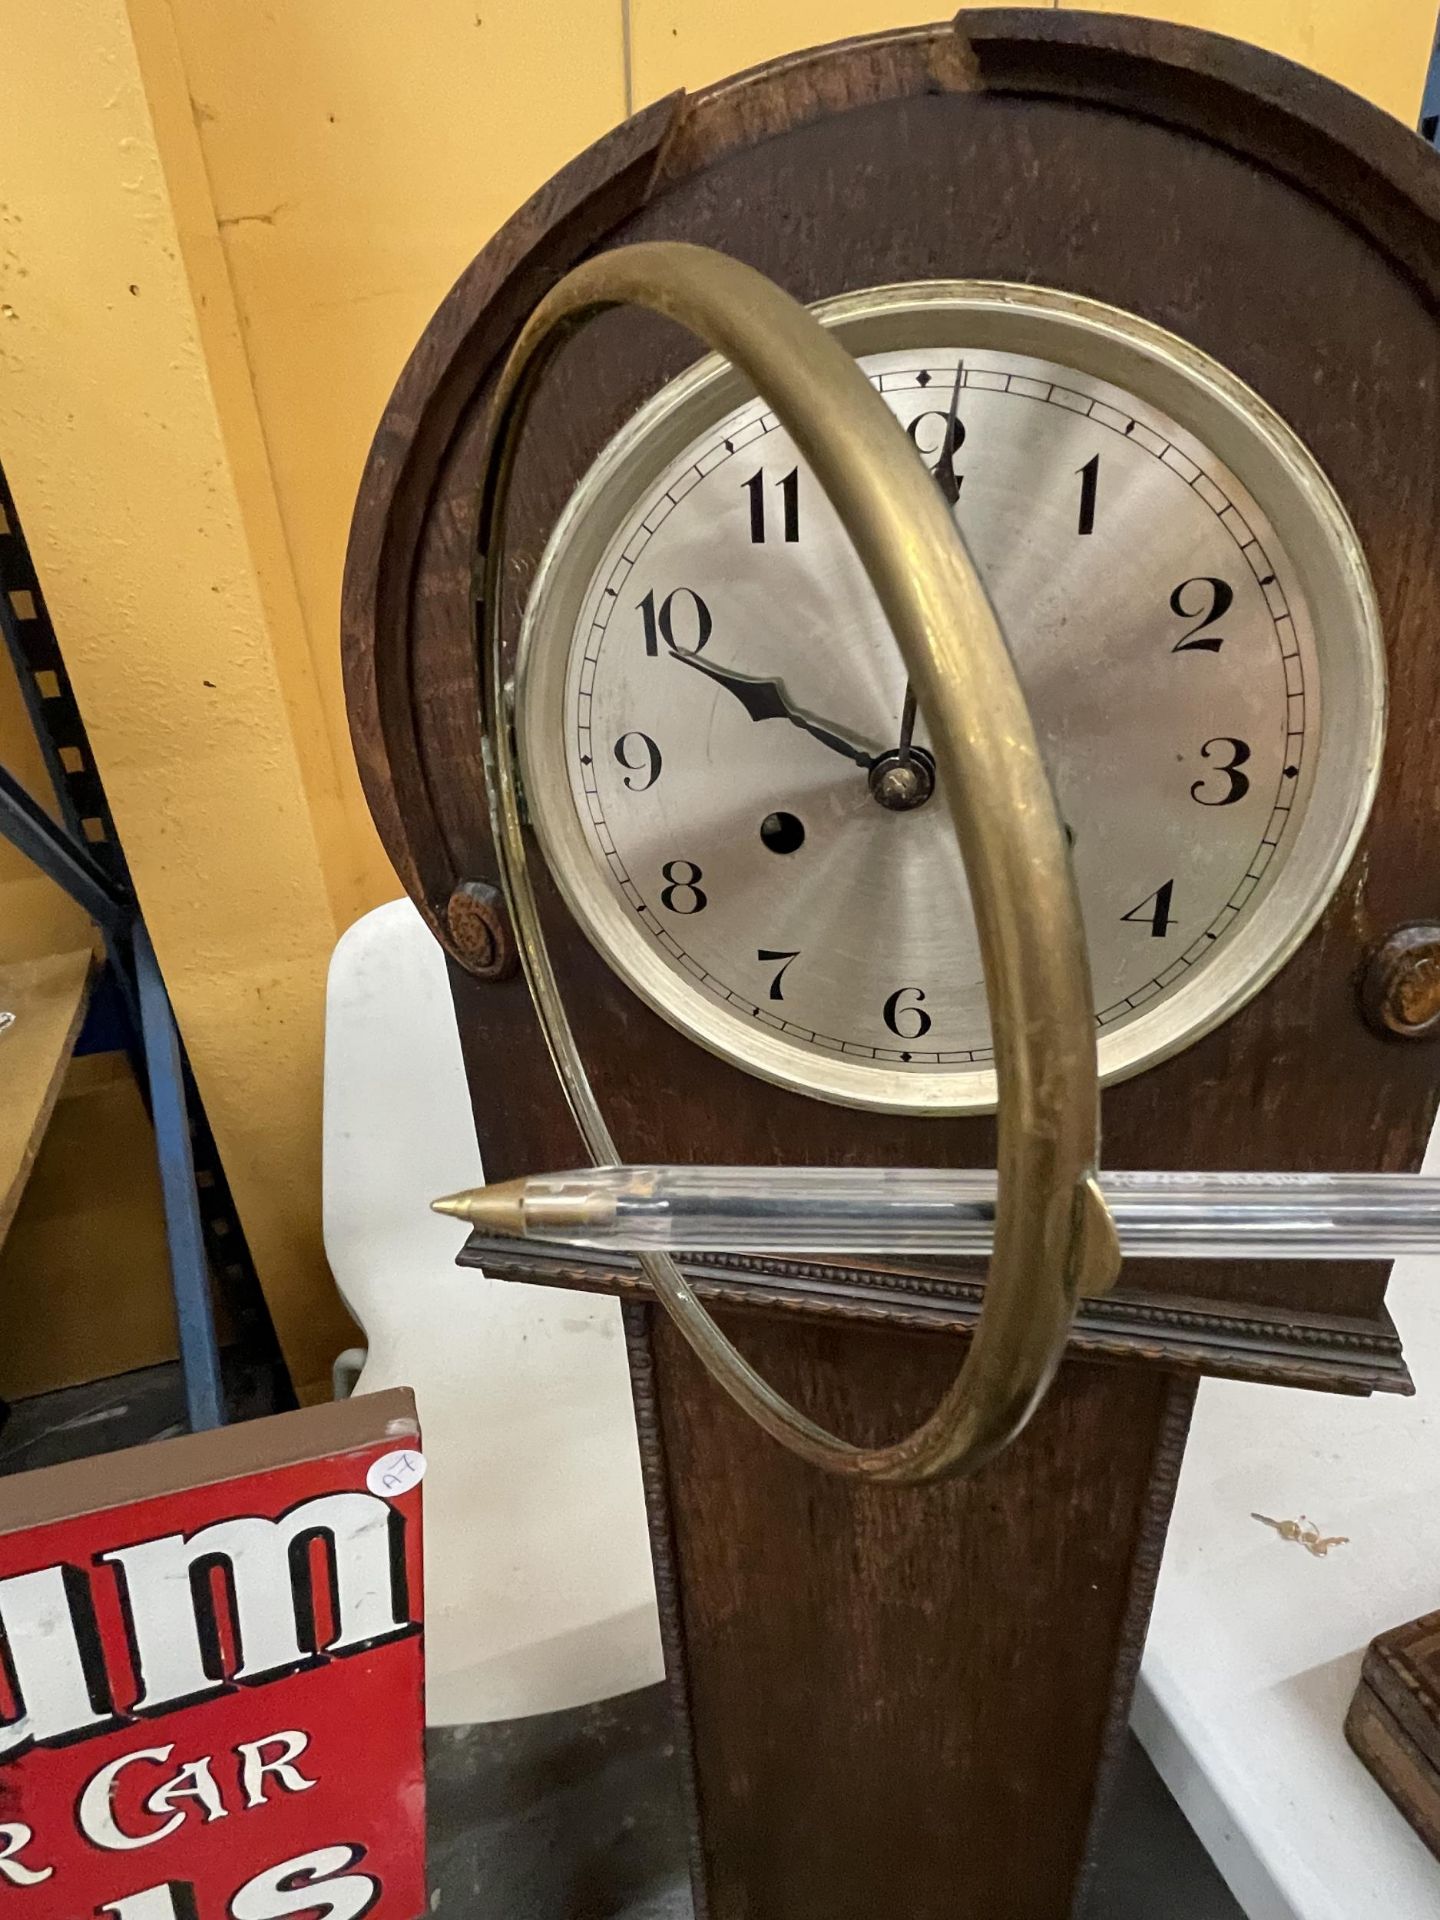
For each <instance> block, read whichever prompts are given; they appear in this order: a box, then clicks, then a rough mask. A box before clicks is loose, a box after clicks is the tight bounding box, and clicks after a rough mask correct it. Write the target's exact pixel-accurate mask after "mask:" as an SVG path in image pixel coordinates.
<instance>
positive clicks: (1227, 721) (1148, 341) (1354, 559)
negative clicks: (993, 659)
mask: <svg viewBox="0 0 1440 1920" xmlns="http://www.w3.org/2000/svg"><path fill="white" fill-rule="evenodd" d="M820 313H821V317H822V318H824V319H825V320H826V321H827V322H828V323H829V324H831V325H833V326H835V327H836V328H837V329H838V330H839V331H840V333H841V337H842V338H843V339H844V340H845V343H846V345H847V346H848V347H849V348H850V350H851V351H852V352H854V353H855V354H856V356H857V358H858V359H859V362H860V364H861V366H862V368H863V369H864V371H865V373H866V374H867V375H868V377H869V378H870V380H871V382H872V384H873V385H874V386H875V387H876V388H877V389H878V390H879V392H880V393H881V395H882V396H883V398H884V399H885V401H886V403H887V404H888V405H889V407H890V408H891V410H892V411H893V412H894V414H895V416H896V419H897V420H898V421H899V423H900V424H901V426H902V427H903V428H904V430H905V431H906V432H907V433H908V435H909V436H910V438H911V440H912V441H913V442H914V444H915V446H916V448H917V450H918V451H919V453H920V455H921V457H922V458H923V459H924V460H925V461H926V463H927V464H928V465H929V466H930V468H931V470H932V472H933V473H934V474H935V478H936V483H937V485H938V486H939V487H940V488H941V490H942V491H943V492H944V494H945V496H946V498H947V499H948V500H949V501H950V502H951V504H952V508H953V511H954V513H955V516H956V519H957V522H958V524H959V526H960V528H961V531H962V532H963V534H964V537H965V540H966V542H967V544H968V546H969V549H970V552H971V554H972V555H973V557H974V559H975V562H976V564H977V566H978V567H979V570H980V572H981V575H982V577H983V578H984V580H985V583H986V586H987V588H988V590H989V592H990V595H991V597H992V599H993V601H994V604H995V607H996V610H997V613H998V615H999V618H1000V623H1001V626H1002V629H1003V631H1004V632H1005V635H1006V637H1007V640H1008V642H1009V644H1010V647H1011V649H1012V652H1013V654H1014V658H1015V663H1016V666H1017V669H1018V671H1019V674H1020V678H1021V681H1022V684H1023V686H1024V688H1025V691H1026V695H1027V697H1028V699H1029V702H1030V706H1031V710H1032V713H1033V715H1034V718H1035V722H1036V727H1037V731H1038V733H1039V737H1040V741H1041V744H1042V747H1043V749H1044V751H1045V755H1046V760H1047V763H1048V765H1049V768H1050V773H1051V778H1052V781H1053V782H1054V786H1055V790H1056V795H1057V799H1058V802H1059V806H1060V811H1061V815H1062V818H1063V819H1064V821H1065V823H1066V828H1067V832H1068V834H1069V837H1070V841H1071V848H1072V858H1073V860H1074V865H1075V873H1076V878H1077V882H1078V886H1079V891H1080V899H1081V904H1082V909H1083V913H1084V919H1085V928H1086V935H1087V939H1088V942H1089V948H1090V958H1091V968H1092V974H1093V982H1094V991H1095V1015H1096V1021H1097V1025H1098V1032H1099V1050H1100V1066H1101V1071H1102V1074H1103V1075H1104V1077H1106V1078H1107V1079H1114V1078H1117V1077H1120V1076H1123V1075H1126V1074H1129V1073H1134V1072H1136V1071H1138V1070H1139V1069H1140V1068H1141V1067H1143V1066H1145V1065H1146V1064H1148V1063H1150V1062H1151V1061H1154V1060H1156V1059H1159V1058H1162V1057H1164V1056H1165V1055H1167V1054H1169V1053H1173V1052H1174V1051H1175V1050H1176V1049H1177V1048H1179V1047H1180V1046H1182V1045H1184V1044H1185V1043H1186V1042H1187V1041H1188V1040H1190V1039H1193V1038H1195V1037H1196V1036H1197V1035H1198V1034H1200V1033H1202V1032H1204V1031H1206V1030H1207V1029H1208V1028H1210V1027H1212V1026H1214V1025H1215V1024H1216V1023H1217V1022H1218V1021H1220V1020H1222V1019H1223V1018H1225V1017H1226V1016H1227V1015H1228V1014H1229V1013H1231V1012H1233V1011H1234V1010H1235V1008H1236V1007H1238V1006H1239V1005H1240V1004H1241V1003H1242V1002H1243V1001H1244V1000H1245V999H1246V998H1248V997H1249V996H1250V995H1251V994H1252V993H1254V992H1255V991H1256V990H1257V989H1258V988H1259V987H1260V986H1261V985H1263V984H1264V982H1265V981H1266V980H1267V979H1268V978H1269V977H1270V976H1271V974H1272V973H1273V972H1274V971H1275V969H1276V968H1277V967H1278V966H1279V965H1280V964H1281V963H1282V962H1283V960H1284V959H1285V958H1286V957H1287V956H1288V954H1289V953H1290V952H1291V951H1293V949H1294V947H1295V946H1296V944H1298V942H1299V940H1300V939H1301V938H1303V936H1304V934H1305V932H1306V931H1307V930H1308V928H1309V927H1310V926H1311V924H1312V923H1313V921H1314V919H1315V917H1316V915H1317V914H1318V913H1319V911H1320V909H1321V908H1322V906H1323V905H1324V902H1325V900H1326V898H1327V897H1328V896H1329V893H1330V892H1331V890H1332V889H1333V887H1334V885H1335V884H1336V882H1337V881H1338V879H1339V876H1340V874H1341V872H1342V871H1343V868H1344V865H1345V862H1346V860H1347V859H1348V857H1349V854H1350V852H1351V851H1352V850H1353V846H1354V842H1355V839H1356V837H1357V836H1358V833H1359V831H1360V828H1361V826H1362V825H1363V822H1364V818H1365V815H1366V812H1367V810H1368V806H1369V802H1370V797H1371V793H1372V791H1373V785H1374V779H1375V773H1376V767H1377V763H1378V755H1379V745H1380V739H1381V732H1382V725H1383V697H1384V696H1383V668H1382V663H1381V651H1380V643H1379V638H1378V624H1377V620H1376V615H1375V609H1374V603H1373V595H1372V592H1371V588H1370V585H1369V580H1368V576H1367V573H1366V569H1365V565H1364V561H1363V557H1362V555H1361V553H1360V550H1359V546H1358V543H1357V541H1356V539H1355V536H1354V533H1353V531H1352V529H1351V528H1350V526H1349V523H1348V522H1347V520H1346V518H1345V515H1344V513H1343V510H1342V509H1341V507H1340V506H1339V503H1338V502H1337V500H1336V498H1335V496H1334V494H1333V492H1332V491H1331V489H1330V488H1329V486H1328V484H1327V483H1326V481H1325V479H1324V477H1323V475H1322V474H1321V473H1320V471H1319V469H1318V467H1317V466H1316V465H1315V463H1314V462H1313V460H1312V459H1311V458H1310V456H1309V455H1308V454H1307V453H1306V451H1305V450H1304V448H1303V447H1301V446H1300V444H1299V443H1298V442H1297V441H1296V440H1295V439H1294V437H1293V436H1292V435H1291V434H1290V433H1289V431H1288V430H1287V429H1286V428H1285V427H1284V426H1283V424H1282V423H1281V422H1280V421H1279V420H1278V419H1276V417H1275V416H1274V415H1273V414H1271V413H1270V412H1269V411H1268V409H1266V408H1265V407H1264V405H1263V404H1262V403H1261V402H1260V401H1259V400H1258V399H1257V398H1256V397H1255V396H1254V395H1253V394H1252V393H1250V392H1249V391H1248V390H1247V389H1246V388H1244V387H1243V386H1242V385H1241V384H1240V383H1239V382H1238V381H1236V380H1235V379H1234V378H1233V377H1232V376H1230V375H1228V374H1227V373H1225V372H1224V370H1223V369H1221V368H1219V367H1218V366H1216V365H1215V364H1214V363H1213V362H1211V361H1208V360H1207V359H1205V358H1204V357H1203V356H1201V355H1200V354H1198V353H1196V352H1195V351H1194V350H1193V349H1191V348H1189V347H1188V346H1186V345H1185V344H1184V343H1183V342H1181V341H1179V340H1176V339H1175V338H1173V337H1172V336H1170V335H1167V334H1164V333H1162V332H1160V331H1159V330H1158V329H1155V328H1153V327H1151V326H1149V325H1148V324H1146V323H1143V322H1140V321H1138V320H1136V319H1134V318H1132V317H1130V316H1128V315H1123V314H1120V313H1117V312H1115V311H1114V310H1112V309H1108V308H1103V307H1099V306H1096V305H1094V304H1093V303H1089V302H1083V301H1078V300H1075V299H1072V298H1070V297H1068V296H1063V295H1059V294H1050V293H1045V292H1043V291H1038V290H1035V289H1023V288H1017V287H1003V286H979V285H926V286H923V287H899V288H887V289H878V290H875V291H873V292H870V293H867V294H863V295H856V296H850V297H847V298H846V299H845V300H843V301H840V302H835V303H831V304H830V306H829V307H828V308H822V309H820ZM517 698H518V711H517V724H518V733H519V748H520V756H521V765H522V774H523V781H524V791H525V799H526V802H527V805H528V808H529V812H530V816H531V819H532V821H533V824H534V825H535V827H536V829H537V831H538V833H539V835H540V838H541V841H542V844H543V846H544V849H545V853H546V856H547V859H548V861H549V863H550V866H551V869H552V871H553V873H554V874H555V876H556V879H557V881H558V883H559V885H560V887H561V889H562V891H563V893H564V894H565V896H566V899H567V901H568V902H569V904H570V906H571V908H572V909H573V911H574V912H575V913H576V915H577V917H578V918H579V919H580V921H581V923H582V924H583V926H584V927H585V929H586V931H587V932H588V934H589V935H590V937H591V939H592V940H593V941H594V942H595V943H596V945H597V946H598V947H599V949H600V951H601V952H602V953H603V954H604V955H605V957H606V958H607V959H608V960H609V961H610V963H611V964H612V965H613V966H614V967H615V968H616V969H617V970H618V971H619V973H620V974H621V975H622V977H623V978H625V979H626V980H627V981H628V982H629V983H630V984H631V985H632V986H633V987H634V988H635V990H636V991H637V992H639V993H640V994H641V995H642V997H643V998H644V999H646V1000H647V1001H648V1002H649V1003H650V1004H651V1005H652V1006H654V1007H655V1008H656V1009H657V1010H658V1011H659V1012H661V1013H662V1014H664V1015H665V1017H666V1018H668V1019H670V1020H672V1021H673V1022H674V1023H675V1024H676V1025H678V1026H680V1027H681V1028H682V1029H683V1030H685V1031H686V1032H688V1033H689V1034H691V1035H692V1036H693V1037H694V1038H695V1039H697V1040H698V1041H700V1042H701V1043H702V1044H704V1045H706V1046H708V1047H710V1048H712V1049H714V1050H715V1051H717V1052H719V1053H722V1054H724V1055H726V1056H728V1057H729V1058H731V1059H733V1060H735V1061H737V1062H738V1063H739V1064H741V1065H742V1066H744V1067H746V1068H748V1069H750V1070H751V1071H753V1072H756V1073H758V1074H761V1075H763V1076H765V1077H766V1078H769V1079H772V1080H775V1081H779V1082H782V1083H784V1084H787V1085H791V1086H795V1087H798V1088H801V1089H803V1090H805V1091H808V1092H811V1093H815V1094H818V1095H821V1096H823V1097H826V1098H830V1099H837V1100H843V1101H846V1102H849V1103H851V1104H855V1105H860V1106H872V1107H895V1108H905V1109H922V1110H931V1111H945V1110H951V1111H955V1110H961V1109H966V1108H983V1107H987V1106H991V1105H993V1104H994V1101H995V1096H996V1087H995V1075H994V1068H993V1055H992V1052H991V1039H990V1031H989V1024H988V1017H987V1011H986V999H985V988H984V980H983V976H982V971H981V964H980V955H979V950H978V945H977V941H976V936H975V929H974V924H973V920H972V916H971V911H970V904H969V895H968V889H967V887H966V882H965V875H964V871H963V868H962V865H961V861H960V856H959V852H958V848H957V845H956V841H955V836H954V831H953V827H952V824H951V821H950V818H949V815H948V811H947V808H946V806H945V804H944V799H943V795H942V794H940V793H939V792H937V791H936V787H935V780H934V769H933V763H932V761H931V759H930V756H929V753H928V750H927V742H928V736H927V732H926V727H925V719H924V715H923V714H920V715H918V716H916V715H915V714H914V710H913V704H912V703H911V702H909V701H908V699H907V685H906V677H905V672H904V668H903V665H902V663H901V660H900V657H899V653H898V650H897V648H896V646H895V643H894V641H893V639H892V638H891V636H890V633H889V631H888V629H887V627H886V624H885V621H884V618H883V616H882V614H881V612H880V609H879V606H878V604H877V602H876V600H875V598H874V595H873V594H872V592H871V591H870V588H869V585H868V583H867V581H866V579H865V577H864V574H863V572H862V570H861V568H860V565H859V563H858V561H857V560H856V559H855V557H854V555H853V553H852V552H851V550H850V547H849V544H848V542H847V541H846V539H845V536H844V534H843V532H842V531H841V529H840V526H839V523H838V521H837V519H836V516H835V514H834V512H833V510H832V509H831V507H830V505H829V503H828V501H827V500H826V499H825V496H824V495H823V494H822V492H821V491H820V489H819V487H818V485H817V484H816V482H815V481H814V479H813V478H812V476H811V474H810V473H809V471H808V469H807V467H806V465H805V462H804V460H803V459H802V458H801V457H800V455H799V453H798V451H797V448H796V446H795V444H794V442H793V440H792V439H791V437H790V436H789V434H788V433H787V431H786V429H785V428H784V426H783V425H781V423H780V422H779V421H778V420H777V419H776V417H775V415H774V414H773V413H771V412H769V411H768V409H767V408H766V407H765V405H764V404H763V403H761V402H759V401H756V400H755V399H753V398H750V399H748V400H747V399H746V398H745V396H744V393H743V390H742V389H740V388H739V387H738V384H737V381H736V377H735V376H734V375H733V373H731V372H730V371H729V370H728V369H726V368H724V367H723V366H722V365H720V364H719V363H717V362H715V361H707V362H704V363H702V364H701V365H700V366H699V367H697V368H695V369H692V371H691V372H690V373H688V374H686V375H684V376H683V377H682V378H681V379H680V380H678V381H676V382H674V383H673V384H672V385H671V386H670V387H669V388H667V389H666V390H665V391H664V392H662V393H661V394H660V395H659V396H657V398H656V399H655V400H654V401H652V402H651V403H650V404H649V405H648V406H647V407H646V408H644V409H643V410H642V411H641V412H640V413H639V414H637V416H636V417H635V418H634V419H633V420H632V421H631V422H630V423H629V425H628V426H627V427H626V428H625V429H624V430H623V431H622V432H621V434H620V435H619V436H618V437H617V438H616V440H615V441H614V442H613V443H612V444H611V446H610V447H609V448H608V449H607V450H606V452H605V453H604V454H603V455H602V456H601V458H600V459H599V461H598V462H597V463H596V465H595V467H594V468H593V469H592V470H591V472H590V473H589V474H588V475H587V477H586V479H585V480H584V481H583V482H582V484H581V486H580V487H579V489H578V490H577V492H576V494H575V496H574V498H573V500H572V501H571V503H570V505H569V506H568V507H567V509H566V512H565V514H564V515H563V516H562V519H561V521H560V523H559V524H558V526H557V527H556V530H555V533H554V535H553V537H552V539H551V542H550V545H549V547H548V549H547V552H546V555H545V558H544V560H543V562H542V567H541V573H540V577H539V580H538V582H537V588H536V592H535V594H534V595H533V596H532V599H531V604H530V609H529V613H528V615H527V619H526V624H525V630H524V633H523V635H522V640H521V655H520V669H519V687H518V695H517Z"/></svg>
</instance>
